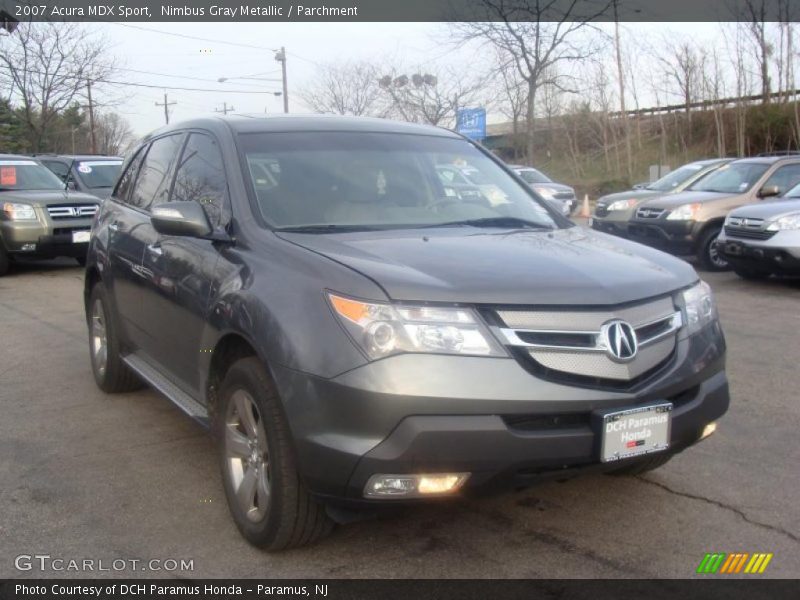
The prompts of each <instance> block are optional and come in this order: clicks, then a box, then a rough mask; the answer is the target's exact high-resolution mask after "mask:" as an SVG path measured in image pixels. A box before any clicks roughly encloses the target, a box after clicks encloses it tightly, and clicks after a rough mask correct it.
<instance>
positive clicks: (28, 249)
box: [19, 244, 36, 252]
mask: <svg viewBox="0 0 800 600" xmlns="http://www.w3.org/2000/svg"><path fill="white" fill-rule="evenodd" d="M19 249H20V250H22V251H23V252H33V251H34V250H36V244H22V246H20V247H19Z"/></svg>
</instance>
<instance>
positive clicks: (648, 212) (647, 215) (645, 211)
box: [636, 206, 666, 219]
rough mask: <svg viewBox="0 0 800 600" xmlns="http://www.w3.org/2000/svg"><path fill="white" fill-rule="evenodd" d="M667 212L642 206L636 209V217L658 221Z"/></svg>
mask: <svg viewBox="0 0 800 600" xmlns="http://www.w3.org/2000/svg"><path fill="white" fill-rule="evenodd" d="M665 212H666V210H665V209H663V208H650V207H648V206H642V207H640V208H637V209H636V216H637V217H638V218H640V219H657V218H658V217H660V216H661V215H663V214H664V213H665Z"/></svg>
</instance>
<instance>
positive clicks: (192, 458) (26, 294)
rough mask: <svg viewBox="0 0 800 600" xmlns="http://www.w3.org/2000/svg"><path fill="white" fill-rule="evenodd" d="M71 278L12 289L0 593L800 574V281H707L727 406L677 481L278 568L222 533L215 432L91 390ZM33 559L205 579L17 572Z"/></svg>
mask: <svg viewBox="0 0 800 600" xmlns="http://www.w3.org/2000/svg"><path fill="white" fill-rule="evenodd" d="M73 264H74V263H73V262H71V261H53V262H49V263H42V264H35V263H31V264H29V265H19V266H17V267H16V269H15V270H14V271H12V272H11V273H10V274H9V275H8V276H7V277H4V278H2V279H0V332H1V333H0V335H1V338H0V339H1V340H2V342H1V343H0V406H1V407H2V411H3V412H2V416H0V540H2V543H0V577H27V576H37V577H38V576H42V575H45V576H89V577H91V576H97V575H112V576H113V575H117V576H150V577H152V576H180V577H187V576H193V577H228V576H230V577H260V578H264V577H276V578H277V577H287V578H288V577H326V578H327V577H411V578H440V577H497V578H505V577H533V578H539V577H637V578H642V577H643V578H648V577H678V578H683V577H691V576H693V575H694V573H695V569H696V568H697V566H698V564H699V563H700V561H701V559H702V558H703V556H704V554H705V553H706V552H751V553H752V552H772V553H774V558H773V559H772V562H771V563H770V564H769V567H768V569H767V571H766V573H765V575H764V576H771V577H797V575H798V573H800V502H798V498H800V469H799V468H798V464H800V434H799V433H798V432H800V400H798V383H800V336H798V334H799V333H800V282H798V281H794V282H786V281H767V282H759V283H750V282H745V281H743V280H741V279H739V278H737V277H736V276H735V275H733V274H731V273H721V274H709V273H705V274H702V276H703V277H704V278H705V279H706V280H707V281H709V283H711V285H712V287H713V288H714V291H715V292H716V294H717V300H718V303H719V307H720V313H721V318H722V321H723V326H724V329H725V332H726V335H727V339H728V344H729V354H728V373H729V377H730V381H731V391H732V404H731V408H730V411H729V412H728V414H727V415H726V416H725V417H724V418H723V419H722V420H721V421H720V427H719V430H718V432H717V433H716V434H715V435H714V436H712V437H711V438H709V439H708V440H706V441H705V442H702V443H701V444H699V445H697V446H695V447H694V448H691V449H689V450H688V451H686V452H684V453H683V454H681V455H679V456H677V457H676V458H675V459H673V460H672V461H671V462H670V463H668V464H667V465H666V466H665V467H663V468H661V469H659V470H657V471H654V472H651V473H648V474H646V475H644V476H640V477H624V478H618V477H609V476H603V475H599V476H590V477H586V478H583V479H574V480H571V481H567V482H563V483H558V482H553V483H548V484H544V485H541V486H539V487H535V488H530V489H527V490H524V491H519V492H512V493H507V494H504V495H500V496H495V497H490V498H481V499H471V500H457V501H454V502H448V503H441V504H437V505H433V506H424V507H421V508H418V509H414V510H408V511H405V512H403V513H401V514H398V515H392V516H387V517H384V518H381V519H379V520H375V521H368V522H360V523H355V524H350V525H347V526H342V527H339V528H338V529H337V530H336V531H335V532H334V534H333V535H332V536H331V537H330V538H328V539H327V540H325V541H323V542H322V543H320V544H318V545H316V546H313V547H308V548H302V549H298V550H292V551H289V552H284V553H281V554H266V553H263V552H261V551H259V550H256V549H254V548H252V547H250V546H249V545H248V544H247V543H246V542H245V541H244V539H243V538H242V537H241V536H240V535H239V533H238V531H237V530H236V528H235V526H234V525H233V521H232V520H231V519H230V517H229V515H228V509H227V507H226V504H225V499H224V497H223V492H222V486H221V484H220V476H219V470H218V466H217V461H216V455H215V452H214V447H213V444H212V442H211V440H210V438H209V436H208V435H207V433H206V431H205V430H204V429H202V428H201V427H199V426H198V425H197V424H195V423H194V422H193V421H192V420H190V419H189V418H188V417H186V416H184V415H183V413H181V412H180V411H179V410H178V409H177V408H175V407H174V406H173V405H172V404H171V403H170V402H169V401H167V400H166V399H164V398H163V397H161V396H160V395H158V394H157V393H155V392H153V391H151V390H149V389H147V390H143V391H139V392H135V393H130V394H122V395H115V396H108V395H105V394H103V393H102V392H101V391H99V390H98V389H97V388H96V386H95V384H94V380H93V378H92V374H91V370H90V365H89V356H88V348H87V335H86V325H85V320H84V314H83V305H82V290H83V271H82V270H81V269H79V268H77V267H74V266H72V265H73ZM21 554H23V555H34V554H40V555H41V554H46V555H50V556H51V557H53V558H63V559H65V560H66V561H68V560H71V559H72V560H78V561H82V560H83V559H93V560H95V561H99V560H101V559H102V560H103V561H105V563H104V564H106V565H110V564H111V561H113V560H115V559H124V560H126V561H130V560H141V561H149V560H152V559H155V560H162V561H163V560H166V559H175V560H178V561H180V560H181V559H189V560H192V561H193V570H184V571H180V570H179V571H174V572H172V571H171V572H165V571H155V572H153V571H142V570H141V568H142V567H141V566H140V565H139V566H137V567H136V568H135V570H134V568H133V567H130V566H126V567H125V570H122V571H114V570H112V571H111V572H107V573H98V572H96V571H83V572H74V571H70V572H64V571H52V570H47V571H44V572H42V571H39V570H38V568H34V569H32V570H28V571H20V570H17V568H15V559H16V557H17V556H19V555H21ZM23 564H24V563H23ZM96 564H97V563H96ZM117 564H119V563H117ZM751 577H752V576H751Z"/></svg>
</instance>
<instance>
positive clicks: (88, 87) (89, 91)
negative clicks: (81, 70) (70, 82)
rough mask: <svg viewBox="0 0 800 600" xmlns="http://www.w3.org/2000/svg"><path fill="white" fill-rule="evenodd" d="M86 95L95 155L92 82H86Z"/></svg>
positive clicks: (95, 140) (88, 80) (95, 141)
mask: <svg viewBox="0 0 800 600" xmlns="http://www.w3.org/2000/svg"><path fill="white" fill-rule="evenodd" d="M86 93H87V95H88V96H89V134H90V139H91V141H92V154H97V138H96V137H95V133H94V104H92V80H91V79H87V80H86Z"/></svg>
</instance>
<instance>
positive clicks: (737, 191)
mask: <svg viewBox="0 0 800 600" xmlns="http://www.w3.org/2000/svg"><path fill="white" fill-rule="evenodd" d="M798 181H800V156H761V157H756V158H743V159H740V160H736V161H733V162H730V163H728V164H726V165H723V166H721V167H719V168H718V169H717V170H716V171H714V172H713V173H711V174H710V175H708V176H706V177H704V178H703V179H701V180H700V181H698V182H697V183H695V184H694V185H692V186H691V187H690V188H689V189H688V190H686V191H685V192H681V193H680V194H671V195H669V196H662V197H660V198H655V199H653V200H646V201H645V202H642V203H641V204H640V205H639V207H638V208H637V209H636V213H635V214H634V216H633V218H632V219H631V220H630V221H629V223H628V235H629V237H630V238H631V239H633V240H636V241H637V242H641V243H644V244H647V245H651V246H655V247H657V248H661V249H664V250H667V251H668V252H671V253H673V254H677V255H680V256H693V257H696V259H697V260H698V262H699V263H700V264H701V265H702V266H703V267H704V268H705V269H708V270H711V271H719V270H725V269H727V268H729V264H728V261H727V259H726V258H725V257H724V256H723V255H721V254H720V253H719V251H718V247H717V244H716V240H717V237H718V236H719V234H720V232H721V231H722V224H723V222H724V220H725V217H726V216H727V214H728V213H729V212H730V211H731V210H733V209H735V208H739V207H740V206H744V205H745V204H749V203H751V202H754V201H757V200H761V199H763V198H774V197H775V196H780V195H781V194H783V193H785V192H786V191H787V190H788V189H789V188H791V187H792V186H793V185H794V184H795V183H796V182H798Z"/></svg>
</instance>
